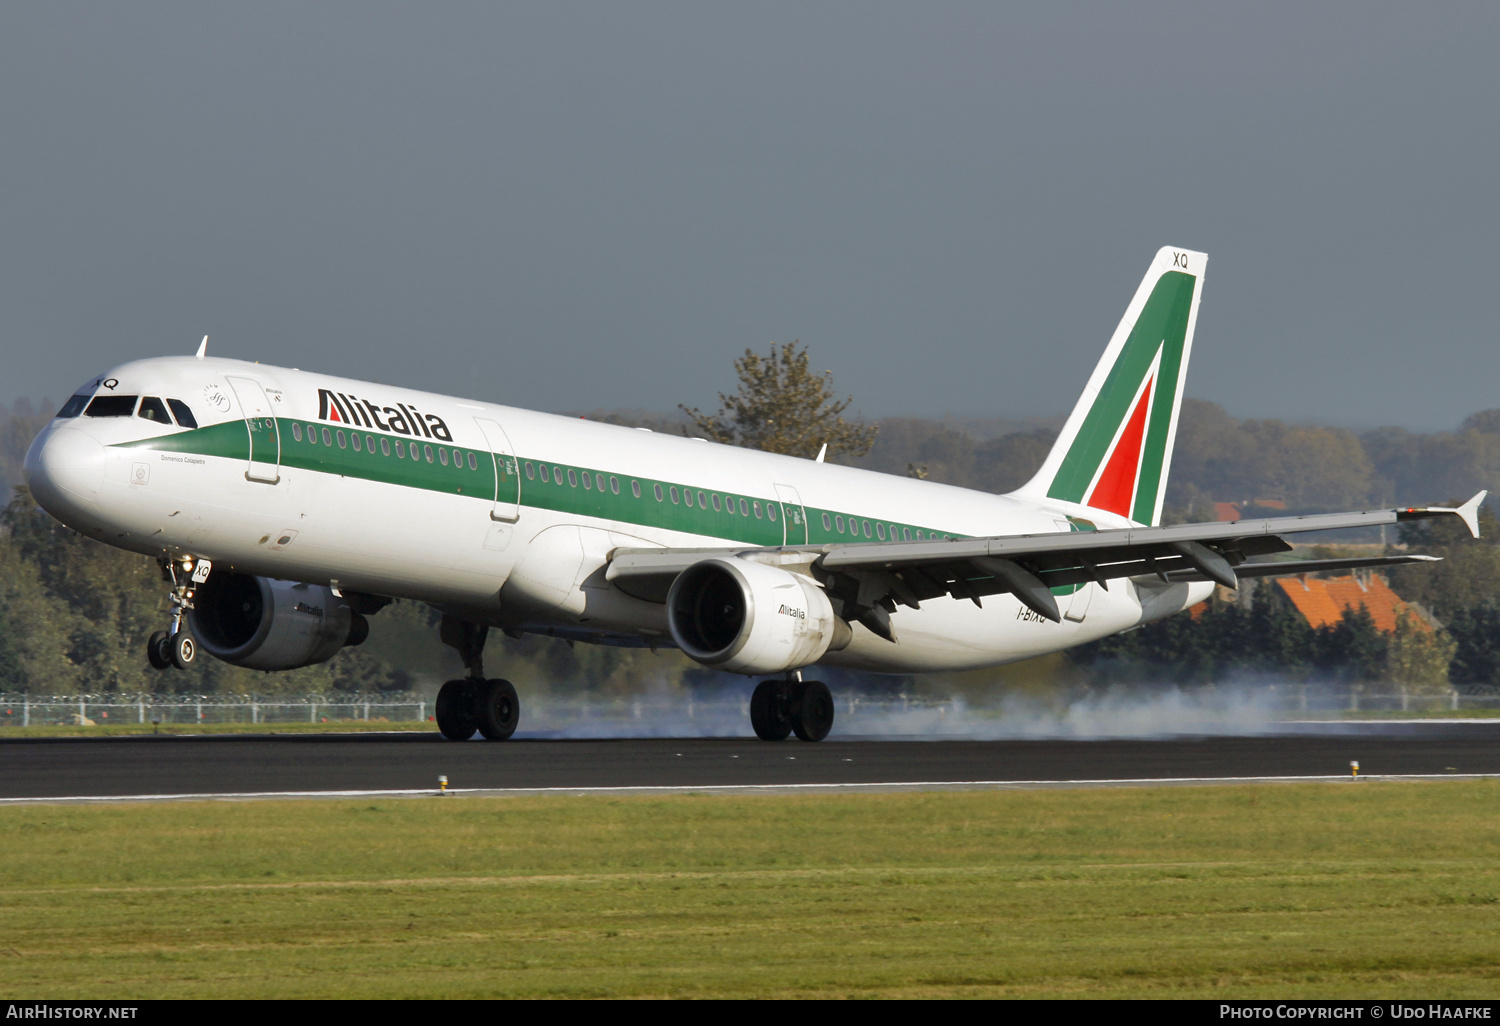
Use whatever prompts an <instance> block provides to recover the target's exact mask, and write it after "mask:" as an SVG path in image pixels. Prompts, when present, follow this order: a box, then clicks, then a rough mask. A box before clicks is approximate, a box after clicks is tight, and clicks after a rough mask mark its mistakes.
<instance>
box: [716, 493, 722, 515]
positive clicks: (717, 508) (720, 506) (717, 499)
mask: <svg viewBox="0 0 1500 1026" xmlns="http://www.w3.org/2000/svg"><path fill="white" fill-rule="evenodd" d="M723 508H724V504H723V502H721V501H720V500H719V497H718V496H717V495H715V496H714V512H715V513H718V512H719V511H720V510H722V509H723Z"/></svg>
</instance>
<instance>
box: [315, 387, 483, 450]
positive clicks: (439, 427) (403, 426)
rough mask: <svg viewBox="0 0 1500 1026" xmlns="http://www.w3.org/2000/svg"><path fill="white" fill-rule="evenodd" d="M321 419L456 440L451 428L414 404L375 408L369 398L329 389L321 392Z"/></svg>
mask: <svg viewBox="0 0 1500 1026" xmlns="http://www.w3.org/2000/svg"><path fill="white" fill-rule="evenodd" d="M318 418H319V419H320V420H326V421H328V422H330V423H333V424H350V425H352V426H354V427H367V428H374V429H376V430H377V431H390V432H392V433H394V434H398V435H414V436H415V437H417V438H436V439H438V440H440V441H444V442H451V441H453V433H452V432H451V431H449V430H448V425H447V424H445V423H444V422H443V418H442V417H439V416H438V415H437V414H435V413H422V412H421V411H419V410H418V409H417V408H416V407H415V406H413V405H412V404H411V403H397V404H396V405H394V406H376V405H375V404H374V403H373V402H371V401H370V400H368V399H361V398H360V397H359V396H357V395H347V394H345V393H343V392H334V391H331V390H330V389H327V388H320V389H318Z"/></svg>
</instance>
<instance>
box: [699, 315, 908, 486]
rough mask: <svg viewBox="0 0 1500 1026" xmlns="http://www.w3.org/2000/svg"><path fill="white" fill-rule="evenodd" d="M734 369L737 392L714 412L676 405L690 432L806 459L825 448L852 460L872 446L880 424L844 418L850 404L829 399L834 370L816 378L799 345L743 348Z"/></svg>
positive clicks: (725, 397)
mask: <svg viewBox="0 0 1500 1026" xmlns="http://www.w3.org/2000/svg"><path fill="white" fill-rule="evenodd" d="M734 370H735V373H736V374H737V375H738V376H739V379H740V387H739V391H737V392H735V393H734V394H733V395H725V394H724V393H723V392H720V393H719V409H718V412H716V413H713V414H706V413H704V412H703V411H702V410H700V409H698V408H697V407H696V406H695V407H692V408H689V407H687V406H681V407H679V408H680V409H681V410H682V412H683V413H685V414H687V415H688V417H689V418H691V419H692V422H693V426H692V429H691V430H692V433H695V434H699V435H702V436H703V437H705V438H707V439H709V440H710V441H714V442H723V443H725V444H726V445H740V446H744V447H745V448H747V449H762V450H764V451H766V452H777V453H782V454H784V455H788V456H804V457H807V458H809V459H811V458H812V457H814V456H816V455H817V454H818V451H819V450H820V449H821V448H822V447H823V446H824V445H827V446H828V454H829V456H833V455H835V454H836V455H838V456H841V457H844V458H846V459H852V458H856V457H859V456H863V455H864V454H865V453H867V452H869V451H870V447H871V446H872V445H874V444H875V432H876V431H878V430H879V426H878V425H875V424H864V423H862V422H859V421H853V422H850V421H846V420H844V417H843V413H844V411H845V410H847V409H848V408H849V404H850V403H851V402H853V401H854V400H853V399H852V398H851V397H848V396H846V397H845V398H843V399H835V398H834V396H835V393H834V389H833V372H832V371H824V372H823V373H822V374H816V373H814V372H813V371H812V370H811V369H809V368H808V365H807V348H806V347H805V346H803V345H802V344H801V342H800V341H795V342H787V343H784V344H782V345H777V344H775V343H772V344H771V352H770V354H769V355H767V356H761V355H760V354H759V353H756V352H755V351H754V350H750V349H746V350H745V355H744V356H742V357H740V358H739V359H738V360H736V361H734Z"/></svg>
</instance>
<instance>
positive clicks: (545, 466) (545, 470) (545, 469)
mask: <svg viewBox="0 0 1500 1026" xmlns="http://www.w3.org/2000/svg"><path fill="white" fill-rule="evenodd" d="M546 480H547V464H545V463H543V464H542V481H543V482H544V483H545V482H546Z"/></svg>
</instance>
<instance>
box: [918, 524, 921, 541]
mask: <svg viewBox="0 0 1500 1026" xmlns="http://www.w3.org/2000/svg"><path fill="white" fill-rule="evenodd" d="M921 540H922V529H921V528H920V527H919V528H917V541H921Z"/></svg>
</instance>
